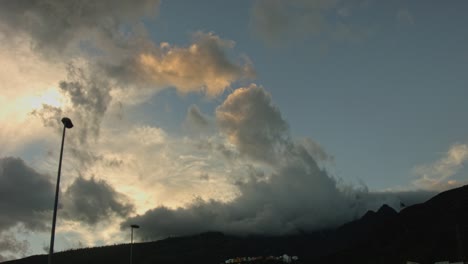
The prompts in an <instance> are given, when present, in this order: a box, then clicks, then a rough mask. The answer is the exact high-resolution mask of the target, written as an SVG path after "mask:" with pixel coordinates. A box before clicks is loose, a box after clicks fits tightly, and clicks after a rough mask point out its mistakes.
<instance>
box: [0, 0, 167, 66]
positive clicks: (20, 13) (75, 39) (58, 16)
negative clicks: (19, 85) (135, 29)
mask: <svg viewBox="0 0 468 264" xmlns="http://www.w3.org/2000/svg"><path fill="white" fill-rule="evenodd" d="M159 3H160V1H159V0H138V1H132V0H119V1H111V0H105V1H99V2H95V1H90V0H79V1H73V2H67V1H60V0H52V1H46V2H43V1H33V0H31V1H13V2H8V1H6V2H4V1H2V3H0V26H2V31H3V32H6V37H7V38H9V37H10V36H14V37H15V36H17V35H19V34H25V35H30V36H31V37H32V39H33V42H32V44H33V45H34V48H35V49H36V50H39V51H41V52H43V53H45V54H47V55H49V56H50V55H53V56H58V57H62V56H63V54H64V53H65V52H66V51H70V50H72V51H73V50H74V49H76V48H79V45H83V44H84V43H83V42H82V41H86V40H92V39H93V38H94V39H97V40H96V41H95V43H96V44H98V45H101V46H102V45H104V47H106V44H108V43H110V42H115V41H116V40H118V38H119V37H121V34H120V32H121V30H122V28H121V27H122V25H126V24H127V25H132V24H137V23H139V22H140V19H141V16H142V15H143V16H146V17H152V16H154V15H155V14H156V13H157V10H158V7H159Z"/></svg>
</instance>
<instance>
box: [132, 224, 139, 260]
mask: <svg viewBox="0 0 468 264" xmlns="http://www.w3.org/2000/svg"><path fill="white" fill-rule="evenodd" d="M134 228H140V226H139V225H131V226H130V229H131V230H132V232H131V233H132V235H131V238H130V264H132V263H133V229H134Z"/></svg>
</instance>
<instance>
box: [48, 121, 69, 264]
mask: <svg viewBox="0 0 468 264" xmlns="http://www.w3.org/2000/svg"><path fill="white" fill-rule="evenodd" d="M62 123H63V135H62V146H61V148H60V159H59V167H58V174H57V185H56V186H55V203H54V214H53V217H52V232H51V234H50V247H49V264H52V254H54V238H55V222H56V220H57V204H58V196H59V190H60V171H61V170H62V156H63V143H64V142H65V130H66V129H67V128H72V127H73V123H72V121H71V120H70V118H68V117H64V118H62Z"/></svg>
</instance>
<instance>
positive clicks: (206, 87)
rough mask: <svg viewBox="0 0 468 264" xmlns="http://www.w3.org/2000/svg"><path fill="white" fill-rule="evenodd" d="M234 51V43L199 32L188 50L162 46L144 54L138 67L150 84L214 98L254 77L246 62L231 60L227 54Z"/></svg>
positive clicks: (249, 64)
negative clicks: (242, 81)
mask: <svg viewBox="0 0 468 264" xmlns="http://www.w3.org/2000/svg"><path fill="white" fill-rule="evenodd" d="M233 47H234V42H233V41H229V40H224V39H221V38H220V37H219V36H216V35H215V34H213V33H202V32H197V33H195V34H194V37H193V43H192V44H191V45H190V46H189V47H186V48H180V47H177V46H173V47H171V46H170V45H169V44H168V43H162V44H161V46H160V49H157V50H154V51H153V52H143V53H141V54H140V55H139V56H138V58H137V62H136V63H137V64H138V65H137V66H138V67H139V70H141V71H143V78H144V79H146V80H147V81H148V82H149V83H154V84H156V85H159V86H174V87H176V88H177V90H178V91H179V92H181V93H188V92H204V93H206V94H207V95H208V96H210V97H214V96H217V95H219V94H221V93H222V92H223V91H224V90H225V89H226V88H228V87H229V86H230V85H231V83H232V82H234V81H236V80H239V79H244V78H252V77H253V76H254V75H255V72H254V70H253V67H252V64H251V62H250V61H249V60H248V59H247V58H245V61H244V63H243V64H240V63H234V62H232V61H230V60H229V59H228V56H227V53H226V50H229V49H232V48H233Z"/></svg>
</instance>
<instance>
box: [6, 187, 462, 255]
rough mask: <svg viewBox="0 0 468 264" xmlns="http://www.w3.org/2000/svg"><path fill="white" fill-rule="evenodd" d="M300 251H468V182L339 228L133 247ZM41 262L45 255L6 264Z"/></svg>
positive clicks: (176, 251) (123, 248)
mask: <svg viewBox="0 0 468 264" xmlns="http://www.w3.org/2000/svg"><path fill="white" fill-rule="evenodd" d="M129 251H130V247H129V245H128V244H126V245H117V246H106V247H99V248H88V249H78V250H70V251H65V252H60V253H57V254H56V255H55V263H96V264H97V263H115V264H118V263H129V262H130V259H129ZM283 254H288V255H290V256H293V255H295V256H299V262H298V263H343V262H346V263H406V261H407V260H412V261H417V262H419V263H434V262H435V261H443V260H450V261H460V260H462V259H465V260H466V259H467V256H468V186H464V187H460V188H457V189H453V190H450V191H447V192H444V193H441V194H439V195H437V196H435V197H434V198H432V199H430V200H429V201H427V202H425V203H423V204H418V205H414V206H410V207H407V208H405V209H403V210H402V211H401V212H399V213H397V212H396V211H395V210H394V209H392V208H391V207H389V206H387V205H383V206H382V207H381V208H380V209H379V210H378V211H377V212H372V211H369V212H368V213H366V214H365V215H364V216H363V217H362V218H361V219H359V220H356V221H353V222H350V223H347V224H345V225H343V226H341V227H339V228H337V229H335V230H328V231H321V232H313V233H309V234H300V235H291V236H281V237H267V236H248V237H236V236H228V235H224V234H222V233H219V232H208V233H204V234H200V235H195V236H187V237H178V238H168V239H165V240H160V241H156V242H148V243H138V244H135V245H134V262H133V263H135V264H143V263H158V264H164V263H167V264H170V263H180V264H182V263H221V262H224V261H225V260H227V259H230V258H234V257H242V256H245V257H248V256H251V257H254V256H270V255H272V256H280V255H283ZM5 263H9V264H43V263H47V256H46V255H41V256H32V257H28V258H24V259H20V260H15V261H10V262H5Z"/></svg>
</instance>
